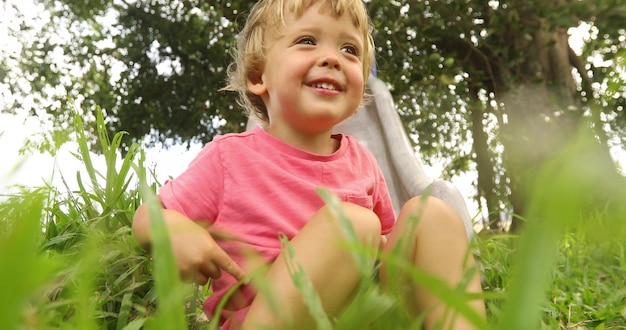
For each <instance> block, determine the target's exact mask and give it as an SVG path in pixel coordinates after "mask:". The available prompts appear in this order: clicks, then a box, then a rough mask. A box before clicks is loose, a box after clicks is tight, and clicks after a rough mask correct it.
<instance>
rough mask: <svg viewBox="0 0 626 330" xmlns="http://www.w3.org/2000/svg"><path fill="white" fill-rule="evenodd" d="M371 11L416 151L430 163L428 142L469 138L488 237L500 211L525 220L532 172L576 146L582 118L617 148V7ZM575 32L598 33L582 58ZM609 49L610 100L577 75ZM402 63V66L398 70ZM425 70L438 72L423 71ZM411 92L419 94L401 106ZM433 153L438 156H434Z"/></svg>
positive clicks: (590, 73) (578, 4)
mask: <svg viewBox="0 0 626 330" xmlns="http://www.w3.org/2000/svg"><path fill="white" fill-rule="evenodd" d="M370 8H371V10H372V16H373V17H374V21H375V22H377V23H379V24H380V25H378V26H377V31H382V33H379V35H380V34H383V36H382V38H380V37H379V40H380V42H378V45H382V47H381V49H380V52H381V53H383V54H389V55H390V57H394V60H393V61H390V62H389V64H390V65H389V66H385V64H386V63H384V64H381V65H380V67H383V68H385V69H386V70H385V69H383V70H381V75H383V80H387V81H389V82H390V84H391V85H392V86H393V92H394V93H395V95H396V98H397V100H398V106H399V108H400V111H401V113H402V114H404V116H405V118H406V122H407V123H408V124H409V129H410V131H412V132H417V134H418V137H419V138H418V140H419V142H420V143H419V145H420V146H421V147H422V150H425V151H426V152H427V153H428V152H429V151H430V150H429V147H431V146H432V145H433V142H434V143H437V142H439V143H440V144H443V145H446V144H447V145H448V146H450V145H452V146H454V145H455V144H457V143H458V141H455V140H454V139H455V138H454V137H452V138H450V135H453V136H456V138H458V137H461V138H462V137H467V136H470V134H471V137H472V138H473V139H472V140H473V144H472V155H471V157H468V158H473V160H474V161H475V162H476V166H477V170H478V183H477V188H478V191H479V193H480V195H482V196H483V197H484V198H485V200H486V203H487V206H488V209H489V211H490V214H491V219H490V220H491V221H490V223H491V224H492V226H493V225H494V224H495V223H496V222H497V219H498V212H499V211H500V210H501V209H502V208H503V207H504V206H509V205H510V207H512V209H513V212H514V213H516V214H518V215H522V216H523V215H524V214H525V210H524V206H525V204H526V201H525V198H526V196H525V195H526V194H527V191H526V190H527V186H528V183H529V182H532V177H533V174H534V172H535V171H536V170H537V169H538V168H540V167H541V166H542V164H544V163H545V162H546V161H547V160H548V159H550V157H551V156H552V155H555V154H556V153H557V152H558V151H559V150H560V149H561V148H562V147H563V145H564V143H565V142H566V141H568V140H570V139H571V138H572V135H573V134H574V133H575V132H576V128H577V127H578V126H579V125H580V124H581V122H582V121H583V120H584V119H585V117H591V118H592V119H593V122H594V124H595V128H596V130H595V133H596V135H597V137H598V139H599V140H601V141H604V142H605V143H606V141H607V139H606V132H605V131H604V129H603V127H604V125H605V124H606V122H609V121H610V122H612V127H613V130H612V131H611V132H612V133H613V134H616V133H617V135H619V136H621V137H622V139H623V130H622V129H620V128H618V127H619V125H615V124H616V122H614V121H613V120H612V119H609V120H607V118H615V119H617V117H620V116H621V117H623V102H624V101H623V99H624V95H625V94H626V93H625V92H626V90H625V89H624V84H623V72H624V71H623V61H624V57H623V56H624V55H623V54H624V53H623V51H621V55H620V54H619V52H620V51H619V49H620V47H615V43H620V42H621V49H623V46H624V33H625V31H624V29H623V25H622V24H621V23H618V22H620V21H621V22H623V19H624V11H623V8H624V2H623V1H602V2H589V1H562V0H555V1H514V0H512V1H463V2H461V1H431V2H421V1H404V2H401V3H397V6H395V7H394V6H388V5H385V4H384V3H383V2H382V1H380V2H376V1H373V2H372V6H370ZM616 9H621V10H622V11H618V10H616ZM412 12H414V13H417V14H415V15H411V13H412ZM403 14H408V15H404V17H403ZM384 17H399V18H398V19H397V20H395V21H392V20H385V19H384ZM581 21H585V22H589V23H590V24H593V25H594V26H595V27H596V28H597V29H598V31H603V34H602V35H603V39H604V41H603V42H602V45H598V44H597V43H595V46H596V47H591V49H593V50H591V49H590V48H587V49H585V51H584V52H583V54H582V56H578V55H576V54H575V53H574V51H573V50H572V49H571V47H570V46H569V43H568V35H567V31H568V28H570V27H574V26H577V25H578V24H579V23H580V22H581ZM596 40H597V39H596ZM620 40H621V41H620ZM591 44H592V43H589V44H587V46H588V47H589V45H591ZM419 45H424V46H426V47H419ZM606 45H610V48H609V49H611V50H609V53H610V54H611V56H610V58H614V59H615V66H614V67H613V68H612V70H611V69H608V68H604V69H603V70H601V71H602V72H610V73H609V74H608V75H609V76H610V79H612V80H613V84H611V86H612V90H611V92H610V94H611V97H610V99H611V100H610V101H609V100H607V97H606V96H604V97H601V95H607V94H606V91H602V90H599V89H598V88H595V89H594V83H595V84H597V85H598V86H601V85H602V84H603V83H602V82H603V81H605V80H606V79H607V78H606V77H603V76H602V75H598V74H596V71H598V70H597V69H596V68H595V67H594V66H593V64H592V63H589V62H587V64H586V65H585V64H583V63H585V59H586V58H585V57H586V56H589V54H590V53H591V52H594V51H598V50H599V49H607V48H606ZM398 53H400V54H401V55H399V57H403V59H402V60H398V59H396V57H397V56H398V55H396V54H398ZM432 61H434V62H436V64H437V65H436V66H433V65H431V64H429V62H432ZM619 63H621V64H619ZM620 67H621V72H622V73H621V74H622V76H620V73H619V72H620V69H619V68H620ZM573 69H575V70H577V71H578V72H577V75H578V77H579V81H576V79H575V76H574V75H573V73H572V70H573ZM451 77H454V80H452V78H451ZM594 79H596V80H595V81H593V80H594ZM620 82H621V84H620ZM446 89H447V90H446ZM413 90H419V92H418V93H409V95H407V92H410V91H413ZM415 95H418V96H426V97H423V98H416V97H415ZM598 97H600V99H598ZM416 99H418V100H419V101H418V102H419V104H417V105H416V104H415V103H416ZM446 103H447V104H446ZM444 105H445V106H444ZM611 105H613V106H614V107H611ZM599 106H601V107H599ZM607 106H608V107H607ZM601 112H603V114H604V115H605V116H604V117H603V116H601V115H600V113H601ZM423 113H428V114H427V115H426V116H424V115H422V114H423ZM446 119H447V120H451V119H452V120H457V121H458V120H461V121H463V123H462V124H460V125H459V126H457V128H460V129H461V134H458V133H457V132H455V133H454V134H449V127H450V126H449V125H445V124H444V125H441V123H442V122H445V121H446ZM441 127H443V130H442V129H441ZM470 130H471V133H470V132H469V131H470ZM433 131H434V132H433ZM429 135H430V137H429ZM432 137H436V138H434V139H433V138H432ZM426 141H432V142H426ZM424 146H425V147H426V148H424ZM498 148H500V149H501V150H502V151H501V152H499V151H498ZM432 150H433V151H436V152H438V153H442V149H441V148H432ZM450 151H452V152H456V153H458V150H455V148H448V149H447V150H443V152H445V153H448V154H446V156H448V157H450V158H453V159H454V157H455V156H453V155H450V154H449V152H450ZM459 156H460V157H465V156H466V155H463V154H461V155H457V158H458V157H459ZM606 156H607V157H608V149H607V153H606ZM453 164H454V162H453ZM517 224H518V222H517V221H514V226H516V225H517Z"/></svg>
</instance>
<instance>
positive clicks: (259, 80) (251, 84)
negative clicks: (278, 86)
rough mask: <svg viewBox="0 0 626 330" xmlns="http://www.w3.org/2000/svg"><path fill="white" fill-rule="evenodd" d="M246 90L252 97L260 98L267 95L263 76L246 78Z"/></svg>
mask: <svg viewBox="0 0 626 330" xmlns="http://www.w3.org/2000/svg"><path fill="white" fill-rule="evenodd" d="M248 90H249V91H250V92H252V94H254V95H258V96H261V95H263V94H265V93H267V87H265V83H264V82H263V75H262V74H257V75H254V76H253V77H249V78H248Z"/></svg>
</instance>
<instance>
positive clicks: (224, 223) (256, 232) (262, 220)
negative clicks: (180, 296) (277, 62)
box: [159, 127, 395, 319]
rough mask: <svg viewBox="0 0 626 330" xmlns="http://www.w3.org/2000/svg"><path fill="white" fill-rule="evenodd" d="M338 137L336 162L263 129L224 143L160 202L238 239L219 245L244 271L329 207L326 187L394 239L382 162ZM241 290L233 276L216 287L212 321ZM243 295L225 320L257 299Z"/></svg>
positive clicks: (171, 185) (209, 303) (211, 147)
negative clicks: (248, 258) (252, 257)
mask: <svg viewBox="0 0 626 330" xmlns="http://www.w3.org/2000/svg"><path fill="white" fill-rule="evenodd" d="M333 137H334V138H336V139H340V142H341V143H340V147H339V149H338V150H337V151H336V152H334V153H333V154H331V155H318V154H312V153H309V152H306V151H304V150H301V149H298V148H295V147H293V146H291V145H289V144H287V143H285V142H283V141H281V140H278V139H276V138H274V137H273V136H271V135H270V134H268V133H267V132H265V131H264V130H263V129H262V128H260V127H256V128H255V129H253V130H251V131H248V132H244V133H240V134H227V135H224V136H220V137H216V138H215V139H214V140H213V142H211V143H209V144H207V145H206V147H204V149H203V150H202V151H201V152H200V153H199V154H198V156H196V158H195V159H194V160H193V161H192V162H191V164H190V165H189V167H188V168H187V170H186V171H185V172H183V173H182V174H181V175H180V176H179V177H177V178H176V179H174V180H172V181H168V182H166V183H165V185H164V186H163V187H162V188H161V189H160V192H159V195H160V197H161V200H162V201H163V205H164V206H165V208H168V209H175V210H177V211H179V212H181V213H183V214H184V215H186V216H187V217H189V218H190V219H192V220H195V221H208V222H210V223H212V225H211V231H212V232H219V233H222V234H225V235H229V236H232V237H236V240H218V244H220V246H221V247H222V248H223V249H224V250H225V251H226V253H228V254H229V255H230V256H231V258H233V259H234V260H235V261H236V262H237V263H239V264H240V265H242V264H243V262H244V260H243V259H244V258H243V254H245V251H246V249H250V248H251V249H253V250H254V251H256V252H257V253H259V254H260V255H261V256H262V257H263V258H264V260H265V261H267V262H271V261H273V260H274V259H275V258H276V257H277V256H278V254H279V253H280V242H279V234H285V235H286V236H287V237H288V238H289V239H291V238H293V237H294V236H295V235H296V234H297V233H298V232H299V231H300V229H301V228H302V227H303V226H304V225H305V224H306V222H307V221H308V220H309V219H310V218H311V217H312V216H313V215H314V214H315V213H316V212H317V211H318V210H319V209H320V208H321V207H322V206H323V205H324V202H323V200H322V199H321V198H320V197H319V195H318V194H317V192H316V188H318V187H324V188H327V189H329V190H330V191H331V192H333V193H335V194H336V195H337V196H338V197H339V199H341V200H342V201H346V202H351V203H354V204H358V205H361V206H363V207H366V208H368V209H371V210H373V211H374V212H375V213H376V214H377V215H378V217H379V219H380V221H381V226H382V232H381V234H383V235H384V234H388V233H389V232H390V231H391V228H392V226H393V224H394V221H395V215H394V211H393V207H392V204H391V199H390V197H389V193H388V191H387V186H386V184H385V181H384V178H383V175H382V172H381V171H380V169H379V167H378V165H377V163H376V160H375V158H374V157H373V156H372V154H371V153H370V152H369V151H368V150H366V148H365V147H364V146H363V145H361V144H360V143H358V142H357V141H356V140H355V139H354V138H352V137H350V136H345V135H341V134H338V135H334V136H333ZM235 283H236V281H235V279H234V278H233V277H232V276H230V275H229V274H227V273H225V272H222V276H221V277H220V278H219V279H216V280H214V281H213V282H212V289H213V291H214V293H213V294H212V295H210V296H209V298H208V299H207V300H206V302H205V305H204V311H205V313H207V315H209V316H211V315H213V312H214V310H215V308H216V306H217V304H218V303H219V301H220V299H221V298H222V296H223V295H224V294H225V293H226V292H227V291H228V289H229V288H230V287H231V286H232V285H233V284H235ZM244 289H245V290H243V291H247V290H249V288H244ZM243 295H244V296H245V297H243V298H242V299H239V300H240V301H239V302H235V303H229V306H228V308H227V309H226V310H225V311H224V313H223V314H222V317H223V319H224V318H229V317H230V316H232V313H233V312H236V310H237V309H240V308H244V307H246V306H247V305H248V304H250V303H251V300H252V299H253V297H254V293H250V292H248V293H246V292H244V293H243ZM231 300H233V299H231Z"/></svg>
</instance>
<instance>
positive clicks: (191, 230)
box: [169, 214, 246, 285]
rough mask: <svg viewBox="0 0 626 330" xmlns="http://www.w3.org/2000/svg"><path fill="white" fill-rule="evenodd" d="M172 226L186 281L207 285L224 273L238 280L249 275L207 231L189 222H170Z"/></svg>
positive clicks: (180, 269) (174, 243)
mask: <svg viewBox="0 0 626 330" xmlns="http://www.w3.org/2000/svg"><path fill="white" fill-rule="evenodd" d="M179 215H180V214H179ZM169 227H170V228H169V232H170V240H171V242H172V249H173V251H174V257H175V258H176V264H177V266H178V270H179V272H180V276H181V277H182V278H183V279H184V280H188V281H194V282H196V283H198V284H202V285H204V284H206V283H207V281H208V280H209V278H219V277H220V276H221V274H222V271H225V272H227V273H229V274H231V275H232V276H233V277H235V279H237V280H242V279H243V278H244V277H245V276H246V274H245V273H244V271H243V270H242V269H241V268H240V267H239V265H237V263H236V262H235V261H233V259H231V258H230V256H228V254H226V252H224V250H222V248H220V247H219V245H217V243H216V242H215V240H214V239H213V237H211V234H209V232H208V231H207V229H206V228H204V227H202V226H201V225H199V224H198V223H195V222H193V221H191V220H188V219H187V221H177V222H176V223H170V226H169Z"/></svg>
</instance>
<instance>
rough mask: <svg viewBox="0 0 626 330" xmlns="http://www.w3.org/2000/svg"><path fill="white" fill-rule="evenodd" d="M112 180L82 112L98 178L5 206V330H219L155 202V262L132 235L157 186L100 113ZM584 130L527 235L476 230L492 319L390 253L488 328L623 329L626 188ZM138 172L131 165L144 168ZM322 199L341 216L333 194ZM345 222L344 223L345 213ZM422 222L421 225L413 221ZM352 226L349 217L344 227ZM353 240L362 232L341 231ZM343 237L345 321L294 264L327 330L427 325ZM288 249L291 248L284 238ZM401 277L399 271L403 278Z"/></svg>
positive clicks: (550, 173) (541, 176)
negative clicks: (353, 271) (351, 281)
mask: <svg viewBox="0 0 626 330" xmlns="http://www.w3.org/2000/svg"><path fill="white" fill-rule="evenodd" d="M97 123H98V131H99V132H100V136H99V137H100V139H99V141H100V146H99V149H100V150H102V152H103V154H104V158H105V160H106V168H105V169H104V172H99V171H98V169H96V168H95V167H94V166H93V162H92V160H91V158H90V157H91V156H90V153H89V147H88V144H87V139H86V137H85V136H84V131H85V130H84V129H83V127H82V122H81V120H80V117H79V116H76V117H75V131H74V136H75V140H76V141H77V142H78V145H79V149H78V150H77V152H76V154H75V155H76V157H78V158H79V159H81V160H82V162H83V164H85V172H84V173H87V177H86V178H83V177H82V176H81V175H80V174H77V182H78V183H79V185H78V186H79V188H78V189H77V190H75V191H61V190H60V189H58V188H56V187H50V186H44V187H39V188H22V189H21V190H19V191H18V192H16V193H13V194H12V195H11V196H4V197H5V198H4V199H2V201H1V202H0V269H1V270H2V271H1V272H0V325H2V328H3V329H103V328H104V329H140V328H146V329H182V328H189V329H214V328H215V327H216V324H215V323H209V322H208V321H205V320H202V318H201V317H200V316H201V305H202V300H203V299H204V297H205V296H206V295H207V294H210V293H209V291H208V289H207V288H206V287H204V288H197V287H194V286H191V285H185V284H182V283H181V282H180V280H179V279H178V277H177V275H176V271H175V264H174V260H173V256H172V253H171V249H170V248H169V243H168V239H167V232H166V231H164V230H162V229H163V224H162V221H161V220H160V217H159V216H158V210H157V209H156V208H154V207H152V208H151V212H153V213H154V215H155V216H154V221H153V223H152V224H151V225H152V228H153V231H154V232H155V233H157V234H155V235H156V241H155V245H154V249H153V253H152V255H149V254H148V253H146V252H145V251H143V250H142V249H141V248H140V247H139V246H138V245H137V244H136V242H135V241H134V239H133V237H132V233H131V228H130V226H131V222H132V216H133V213H134V211H135V209H136V208H137V207H138V205H139V204H140V203H141V202H143V201H145V202H148V203H154V193H155V192H156V189H157V187H156V184H152V185H151V186H147V185H146V184H145V182H146V181H147V180H146V178H147V177H148V176H149V175H151V173H149V171H147V170H146V167H145V165H144V164H143V153H142V151H141V150H140V148H139V147H138V146H136V145H132V146H131V147H130V149H128V150H127V152H126V153H125V156H124V157H123V158H122V157H120V156H119V155H120V150H119V149H120V142H121V139H122V137H123V135H124V134H123V133H117V134H116V135H115V136H114V137H113V139H109V137H108V136H107V134H106V131H107V130H106V127H105V125H104V118H102V115H101V113H100V112H98V113H97ZM588 141H589V139H588V138H586V137H585V135H584V134H582V135H581V139H580V140H579V141H573V142H572V147H571V149H568V150H566V151H565V152H564V153H563V154H562V155H559V156H558V157H555V160H554V161H553V163H551V164H549V165H548V166H547V167H546V168H544V169H542V171H541V172H539V173H537V184H536V185H535V187H534V189H533V191H532V192H531V193H532V196H534V199H533V201H532V203H531V205H529V216H528V219H527V220H526V222H527V223H526V226H525V230H524V232H523V233H522V234H520V235H514V234H501V235H490V236H482V235H477V236H476V238H475V240H474V244H475V246H474V249H475V250H476V251H477V254H478V255H479V259H480V263H481V266H482V270H481V275H482V277H483V279H484V283H483V287H484V290H485V293H484V295H483V298H484V299H485V301H486V304H487V309H488V319H487V320H486V321H483V320H480V319H479V318H477V317H476V315H474V314H473V312H472V311H471V310H469V309H468V308H467V306H466V301H467V299H468V298H469V297H468V296H467V295H466V294H465V293H463V290H462V287H461V288H450V287H447V286H446V285H444V284H443V283H442V282H441V281H440V280H439V279H438V278H433V277H432V276H428V275H427V274H424V273H423V272H421V271H420V270H419V269H415V268H413V267H411V266H410V265H407V264H406V263H404V262H403V261H402V260H401V259H400V258H397V257H395V256H394V254H390V255H385V256H383V258H385V259H386V261H387V262H388V263H390V264H392V265H394V267H396V268H397V269H399V270H400V269H401V270H404V271H405V272H406V273H408V274H409V276H410V278H411V279H412V280H413V281H415V282H416V283H419V284H421V285H425V286H428V287H431V288H433V292H434V294H436V295H437V296H439V297H440V298H441V299H442V300H443V301H445V302H446V304H447V305H448V306H449V308H450V309H454V310H456V311H458V312H459V313H461V314H464V315H465V316H466V317H468V318H469V319H470V320H473V322H474V323H475V324H476V325H478V326H480V327H481V328H485V329H491V328H493V329H626V245H625V243H624V242H626V227H625V224H626V219H625V217H626V203H624V201H625V200H626V198H625V196H626V191H625V190H626V184H624V178H622V177H605V176H606V175H605V173H606V171H604V170H603V167H602V165H601V164H597V163H594V160H593V159H594V158H590V159H589V158H581V155H588V154H589V152H591V151H593V145H592V144H590V143H589V142H588ZM133 168H134V170H133ZM320 193H321V195H322V197H323V198H325V199H326V201H327V203H328V204H329V205H330V206H331V208H332V209H334V211H335V212H338V213H337V214H340V212H341V210H340V209H339V208H337V207H335V206H333V205H335V203H336V200H335V199H334V197H333V196H332V195H330V194H328V193H327V192H324V191H321V192H320ZM340 218H341V216H340ZM416 221H417V219H416ZM345 223H347V222H345ZM343 230H344V232H345V234H346V237H352V232H351V228H350V227H349V226H343ZM352 242H354V240H349V241H348V242H346V249H348V250H349V251H351V252H352V253H353V254H354V256H355V260H357V264H358V265H359V269H360V270H361V271H362V272H363V274H364V275H366V276H364V280H363V282H362V283H361V286H360V288H359V291H358V293H357V295H356V298H355V300H354V302H353V304H352V305H351V306H349V307H348V309H347V310H346V311H345V312H344V314H343V315H342V316H341V317H340V318H339V319H336V320H335V319H329V318H328V317H326V315H324V314H323V313H321V312H320V304H319V299H318V298H317V296H316V294H315V291H314V290H312V288H311V286H310V283H308V280H307V277H306V275H305V274H303V273H302V272H301V271H300V268H299V264H298V262H297V260H290V265H291V266H292V272H293V278H294V281H295V283H296V284H297V285H298V287H300V288H302V291H303V293H304V297H305V301H306V303H307V306H309V307H310V308H311V310H312V315H314V316H315V317H314V319H315V321H316V323H317V325H318V327H319V328H320V329H329V328H333V329H416V328H419V326H420V324H421V321H422V318H417V319H413V318H411V317H409V316H408V315H409V313H408V311H407V310H406V305H405V304H403V301H402V299H401V298H400V296H401V295H400V294H399V293H398V292H397V291H394V290H390V291H383V290H382V289H381V288H380V287H379V286H378V284H377V283H376V281H375V280H374V279H373V278H372V277H371V276H369V275H370V270H371V264H370V262H369V261H368V260H371V257H372V256H373V254H374V253H375V251H371V250H367V249H364V248H363V247H361V246H359V245H358V244H355V243H352ZM283 244H284V247H285V248H286V249H288V250H289V249H290V246H289V243H288V242H287V241H286V240H285V241H284V242H283ZM392 276H393V275H392Z"/></svg>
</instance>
